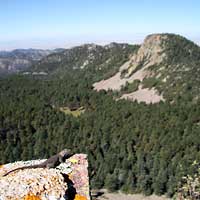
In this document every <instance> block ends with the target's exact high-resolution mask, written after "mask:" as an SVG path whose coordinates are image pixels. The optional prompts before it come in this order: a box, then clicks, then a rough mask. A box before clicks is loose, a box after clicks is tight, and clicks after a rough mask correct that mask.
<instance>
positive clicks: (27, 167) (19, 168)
mask: <svg viewBox="0 0 200 200" xmlns="http://www.w3.org/2000/svg"><path fill="white" fill-rule="evenodd" d="M38 167H40V165H33V166H24V167H18V168H16V169H13V170H11V171H8V172H7V173H5V174H4V175H3V176H7V175H8V174H10V173H12V172H15V171H17V170H21V169H30V168H31V169H34V168H38Z"/></svg>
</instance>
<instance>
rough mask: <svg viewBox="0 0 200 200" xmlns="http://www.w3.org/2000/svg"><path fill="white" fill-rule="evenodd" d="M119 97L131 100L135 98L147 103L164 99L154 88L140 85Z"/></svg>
mask: <svg viewBox="0 0 200 200" xmlns="http://www.w3.org/2000/svg"><path fill="white" fill-rule="evenodd" d="M120 99H127V100H131V101H135V100H137V101H138V102H145V103H147V104H150V103H158V102H160V101H164V98H163V96H162V95H159V94H158V93H157V91H156V89H155V88H151V89H149V88H144V89H142V87H141V86H140V87H139V89H138V90H137V91H135V92H132V93H129V94H124V95H122V96H121V97H120Z"/></svg>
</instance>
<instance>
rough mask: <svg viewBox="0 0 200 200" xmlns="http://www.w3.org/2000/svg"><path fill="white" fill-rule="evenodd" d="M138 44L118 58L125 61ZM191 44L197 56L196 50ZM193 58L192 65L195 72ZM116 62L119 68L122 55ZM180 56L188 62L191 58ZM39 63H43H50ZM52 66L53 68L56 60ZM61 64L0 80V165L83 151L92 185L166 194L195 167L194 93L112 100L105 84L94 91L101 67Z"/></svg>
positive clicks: (199, 127)
mask: <svg viewBox="0 0 200 200" xmlns="http://www.w3.org/2000/svg"><path fill="white" fill-rule="evenodd" d="M175 40H176V39H175ZM169 42H170V41H169ZM177 42H178V43H177V45H176V48H179V45H178V44H179V42H180V40H178V41H177ZM173 44H174V43H173ZM181 45H182V43H181ZM184 46H185V45H184ZM186 46H187V45H186ZM192 47H193V46H192ZM174 48H175V47H174ZM176 48H175V49H176ZM188 48H190V47H188ZM137 49H138V47H137V46H136V47H135V48H131V50H130V51H128V52H129V53H128V54H126V56H125V57H124V56H121V57H120V58H121V59H122V58H124V59H125V60H126V59H128V56H129V55H131V54H133V53H135V51H137ZM197 49H198V48H197ZM193 50H194V52H193V53H192V55H194V56H195V59H196V61H197V60H198V56H199V54H198V52H197V53H195V52H196V50H195V49H193ZM193 50H192V51H193ZM169 51H173V48H170V49H169ZM176 51H178V50H176ZM180 51H182V50H180ZM188 51H191V50H188ZM113 55H115V54H113ZM119 55H120V54H119ZM173 55H176V54H173ZM177 55H179V54H177ZM62 56H63V57H64V55H63V54H61V57H62ZM185 57H186V56H185ZM192 58H193V57H192ZM48 59H49V57H47V58H46V60H48ZM67 59H69V58H67ZM107 59H108V58H107V57H106V59H103V61H101V62H100V63H105V62H104V61H105V60H107ZM116 59H117V57H115V59H113V61H112V62H114V60H116ZM125 60H124V62H125ZM178 60H180V59H178V58H177V59H175V58H174V62H178ZM181 60H182V59H181ZM196 61H195V64H194V65H193V64H192V63H191V67H192V68H193V69H194V71H195V69H196V67H197V65H196ZM56 62H57V61H56ZM60 62H61V61H60ZM116 62H117V63H118V64H117V65H116V66H118V68H119V63H120V62H121V60H117V61H116ZM182 62H183V63H180V65H182V64H184V63H187V66H188V67H190V65H189V63H190V62H189V61H188V62H187V61H184V60H182ZM97 63H98V62H97ZM39 65H41V68H42V67H44V68H45V69H47V67H48V62H47V63H45V64H44V65H42V64H41V62H40V63H39V64H38V66H39ZM120 65H121V63H120ZM49 66H52V67H50V69H52V70H56V64H53V65H51V64H50V65H49ZM65 66H67V65H66V64H65ZM77 66H78V65H77ZM92 66H93V67H94V68H95V70H92V69H93V68H92ZM110 66H111V65H110ZM35 67H36V66H33V68H34V69H36V68H35ZM58 67H59V70H58V71H59V73H57V72H56V73H53V76H45V77H40V76H31V75H30V76H29V75H28V76H24V75H15V76H9V77H6V78H4V79H1V80H0V102H1V104H0V162H1V163H7V162H13V161H15V160H22V159H23V160H26V159H35V158H44V157H48V156H50V155H52V154H54V153H56V152H58V151H59V150H61V149H63V148H65V147H67V148H72V149H75V150H76V151H77V152H83V153H87V154H88V157H89V163H90V178H91V186H92V188H103V187H105V188H108V189H110V190H123V191H124V192H143V193H145V194H151V193H156V194H165V193H166V194H167V195H169V196H172V195H173V194H174V192H176V189H177V186H178V183H179V181H180V180H181V177H183V176H184V175H186V174H193V173H195V172H196V170H197V169H196V166H194V165H192V164H193V163H194V161H196V162H197V163H199V162H200V135H199V133H200V117H199V116H200V100H199V99H198V98H196V99H195V101H193V102H192V103H191V101H190V98H189V97H188V93H187V92H183V93H181V95H179V98H177V97H175V98H173V101H171V99H170V98H169V101H168V100H167V101H165V102H159V103H157V104H149V105H146V104H145V103H138V102H136V101H135V102H130V101H126V100H118V101H116V100H115V99H114V98H113V96H112V95H113V92H112V91H110V90H108V91H100V92H96V91H94V90H93V87H92V84H93V83H94V81H95V80H97V79H100V78H101V77H103V76H104V75H105V74H103V73H102V71H101V70H96V69H98V65H90V67H88V68H87V67H86V68H82V69H81V68H78V69H74V70H72V69H70V64H69V65H68V66H67V67H66V68H65V67H64V65H63V67H60V65H59V66H58ZM113 69H114V70H118V69H117V68H114V67H113V68H112V67H111V68H107V67H105V71H106V73H111V72H112V70H113ZM62 70H63V71H62ZM41 71H43V70H41ZM48 72H50V71H48ZM61 72H63V73H61ZM197 72H198V70H197V71H196V74H195V77H197V78H199V76H198V73H197ZM61 74H62V76H61ZM179 75H182V73H180V74H179ZM189 76H190V77H189ZM181 80H182V82H183V81H184V80H185V76H183V78H182V79H181ZM187 80H191V81H193V75H192V74H188V77H187ZM196 83H198V82H196ZM192 84H193V85H192V88H193V87H194V88H198V87H199V86H198V85H195V82H194V81H193V82H192ZM188 90H190V89H189V88H188ZM175 91H176V90H174V92H175ZM114 95H115V94H114ZM189 95H190V96H191V95H192V93H189ZM195 95H196V94H195ZM191 99H193V98H191ZM62 107H68V108H72V109H78V108H80V107H82V108H84V112H83V113H81V114H80V115H79V116H78V117H75V116H73V115H70V113H69V112H68V113H64V112H62V111H61V109H60V108H62Z"/></svg>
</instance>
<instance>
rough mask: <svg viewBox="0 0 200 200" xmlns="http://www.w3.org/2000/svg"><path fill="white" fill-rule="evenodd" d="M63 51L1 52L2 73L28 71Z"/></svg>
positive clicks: (25, 50)
mask: <svg viewBox="0 0 200 200" xmlns="http://www.w3.org/2000/svg"><path fill="white" fill-rule="evenodd" d="M63 50H64V49H54V50H42V49H16V50H13V51H0V73H13V72H18V71H21V70H24V69H27V68H28V67H30V66H31V65H32V64H33V63H34V62H37V61H39V60H40V59H42V58H43V57H45V56H47V55H49V54H51V53H55V52H61V51H63Z"/></svg>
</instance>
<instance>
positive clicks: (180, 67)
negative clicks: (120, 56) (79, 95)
mask: <svg viewBox="0 0 200 200" xmlns="http://www.w3.org/2000/svg"><path fill="white" fill-rule="evenodd" d="M199 66H200V48H199V46H197V45H195V44H194V43H193V42H191V41H189V40H187V39H186V38H184V37H182V36H179V35H174V34H153V35H149V36H147V37H146V39H145V40H144V42H143V44H142V45H141V47H140V48H139V50H138V51H137V52H136V53H134V54H133V55H132V57H130V59H129V60H128V61H127V62H125V63H124V64H123V65H122V66H121V67H120V68H119V71H118V72H117V73H116V74H115V75H114V76H112V77H110V78H108V79H106V80H102V81H100V82H96V83H94V85H93V86H94V89H95V90H97V91H99V90H109V89H111V90H118V91H120V90H121V89H122V88H123V87H125V86H126V85H130V84H132V85H134V82H135V81H137V82H139V84H138V88H137V90H136V91H135V90H134V91H132V92H131V93H130V92H129V93H126V94H125V95H122V96H121V98H125V99H130V100H133V101H134V100H137V101H139V102H140V101H143V102H146V103H157V102H160V101H161V100H165V99H168V100H170V101H171V100H172V99H174V97H175V96H177V98H179V97H180V96H181V95H182V94H183V93H185V92H187V93H188V94H189V93H190V92H191V95H192V96H193V97H194V99H195V98H199V97H198V96H199V95H198V92H199V89H197V88H195V87H193V86H192V85H196V81H199V80H200V79H199V77H198V74H199ZM192 74H193V75H192ZM129 88H130V87H129ZM133 88H135V87H133ZM129 91H130V90H129ZM145 96H146V97H145ZM178 96H179V97H178Z"/></svg>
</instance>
